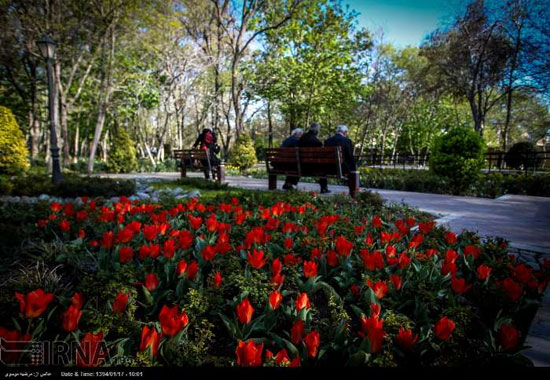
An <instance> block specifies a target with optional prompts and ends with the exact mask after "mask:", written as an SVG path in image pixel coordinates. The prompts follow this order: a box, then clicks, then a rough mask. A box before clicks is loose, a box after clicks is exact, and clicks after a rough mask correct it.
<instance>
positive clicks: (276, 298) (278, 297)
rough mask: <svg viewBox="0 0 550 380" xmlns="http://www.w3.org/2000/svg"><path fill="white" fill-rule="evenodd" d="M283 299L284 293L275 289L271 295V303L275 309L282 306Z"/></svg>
mask: <svg viewBox="0 0 550 380" xmlns="http://www.w3.org/2000/svg"><path fill="white" fill-rule="evenodd" d="M282 301H283V295H282V294H281V293H280V292H277V291H274V292H271V294H270V295H269V304H270V305H271V308H272V309H273V310H277V308H278V307H279V306H281V302H282Z"/></svg>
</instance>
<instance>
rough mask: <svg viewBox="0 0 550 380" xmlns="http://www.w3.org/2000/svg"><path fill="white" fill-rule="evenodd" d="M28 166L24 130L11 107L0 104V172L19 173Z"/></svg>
mask: <svg viewBox="0 0 550 380" xmlns="http://www.w3.org/2000/svg"><path fill="white" fill-rule="evenodd" d="M28 167H29V159H28V151H27V147H26V145H25V137H24V136H23V132H21V129H20V128H19V125H18V124H17V121H16V120H15V117H14V116H13V113H12V112H11V111H10V109H9V108H6V107H3V106H0V173H3V174H17V173H20V172H22V171H24V170H26V169H27V168H28Z"/></svg>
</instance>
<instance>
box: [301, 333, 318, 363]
mask: <svg viewBox="0 0 550 380" xmlns="http://www.w3.org/2000/svg"><path fill="white" fill-rule="evenodd" d="M304 343H305V344H306V347H307V352H308V355H309V357H310V358H314V357H316V356H317V352H318V349H319V345H320V344H321V336H320V335H319V332H317V331H312V332H310V333H309V334H307V335H306V336H305V337H304Z"/></svg>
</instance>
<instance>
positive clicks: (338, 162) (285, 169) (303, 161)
mask: <svg viewBox="0 0 550 380" xmlns="http://www.w3.org/2000/svg"><path fill="white" fill-rule="evenodd" d="M265 153H266V158H265V163H266V167H267V174H268V181H269V183H268V187H269V190H275V189H276V188H277V175H285V176H294V177H318V178H337V179H339V180H344V181H345V182H346V184H347V185H348V187H349V193H350V195H351V197H352V198H353V197H355V192H356V190H357V189H358V188H359V173H358V172H356V171H355V172H351V173H349V175H347V176H346V175H344V173H343V169H342V163H343V159H342V150H341V148H340V147H339V146H336V147H332V146H331V147H320V148H304V147H300V148H268V149H266V150H265Z"/></svg>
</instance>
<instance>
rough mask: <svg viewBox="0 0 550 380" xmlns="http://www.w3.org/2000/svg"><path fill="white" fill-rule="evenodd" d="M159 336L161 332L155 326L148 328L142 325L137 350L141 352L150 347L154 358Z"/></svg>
mask: <svg viewBox="0 0 550 380" xmlns="http://www.w3.org/2000/svg"><path fill="white" fill-rule="evenodd" d="M161 336H162V335H161V333H159V332H158V331H157V329H156V328H155V327H151V328H149V326H143V330H142V331H141V344H140V346H139V351H140V352H143V351H145V350H146V349H147V348H151V352H152V354H153V357H154V358H156V357H157V352H158V349H159V344H160V338H161Z"/></svg>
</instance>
